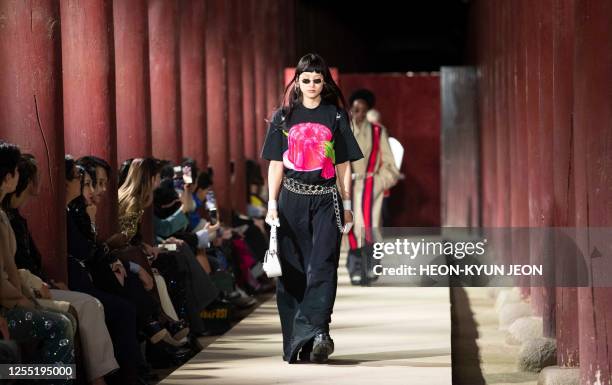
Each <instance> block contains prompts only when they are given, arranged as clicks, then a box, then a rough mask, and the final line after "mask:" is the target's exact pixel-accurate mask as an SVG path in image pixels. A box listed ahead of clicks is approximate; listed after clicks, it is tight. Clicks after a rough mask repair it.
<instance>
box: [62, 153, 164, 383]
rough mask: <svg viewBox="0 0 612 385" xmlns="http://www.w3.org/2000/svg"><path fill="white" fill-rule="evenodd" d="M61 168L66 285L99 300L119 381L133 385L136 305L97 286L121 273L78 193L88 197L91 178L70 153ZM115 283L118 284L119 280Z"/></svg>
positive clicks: (139, 361)
mask: <svg viewBox="0 0 612 385" xmlns="http://www.w3.org/2000/svg"><path fill="white" fill-rule="evenodd" d="M65 168H66V206H67V216H66V226H67V235H68V244H67V246H68V287H69V288H70V290H74V291H79V292H83V293H87V294H89V295H91V296H93V297H95V298H97V299H98V300H99V301H100V302H101V303H102V305H103V306H104V315H105V319H106V325H107V327H108V331H109V333H110V336H111V339H112V341H113V348H114V352H115V357H116V359H117V361H118V363H119V366H120V371H119V376H120V377H121V380H120V381H121V383H122V384H123V383H125V384H136V383H137V382H138V381H139V370H140V369H141V368H143V367H145V360H144V357H143V356H142V354H141V351H140V344H139V341H138V328H137V310H136V306H134V305H133V304H132V303H131V302H130V301H129V300H128V299H126V296H127V295H125V296H120V295H116V294H114V293H109V292H107V291H105V290H102V289H100V288H99V287H98V286H97V284H99V283H100V282H104V281H107V282H110V284H109V285H112V284H113V282H112V280H115V281H117V282H118V281H119V280H120V279H123V278H124V276H123V275H122V272H121V270H120V268H118V267H117V265H115V266H116V270H115V271H113V270H112V269H111V266H112V265H113V263H114V262H115V261H116V258H114V257H112V256H110V255H109V254H108V252H107V247H105V245H104V244H103V243H98V242H96V241H95V239H94V238H95V236H94V235H93V228H92V226H91V222H90V220H89V216H88V214H87V212H86V204H85V198H84V197H83V194H82V192H83V191H86V194H89V195H90V196H91V194H93V189H92V186H91V180H85V179H86V178H85V175H84V174H85V172H84V170H83V169H82V168H80V167H78V166H77V164H76V161H75V160H74V159H73V158H71V157H70V156H66V159H65ZM115 273H116V274H115ZM94 280H95V281H96V284H94ZM117 285H118V286H121V284H120V283H119V282H118V283H117ZM121 287H122V286H121ZM119 290H121V289H119ZM158 333H159V331H155V327H151V328H150V329H149V330H148V331H147V332H146V334H147V336H148V337H149V338H150V339H152V340H154V341H158V342H159V340H160V339H161V338H160V334H158Z"/></svg>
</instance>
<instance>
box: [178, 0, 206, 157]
mask: <svg viewBox="0 0 612 385" xmlns="http://www.w3.org/2000/svg"><path fill="white" fill-rule="evenodd" d="M205 5H206V1H205V0H181V2H180V21H181V22H180V68H181V80H180V81H181V125H182V137H183V142H182V146H183V156H187V157H190V158H193V159H195V160H196V161H197V163H198V166H199V168H200V169H202V168H204V167H206V166H207V165H208V158H207V148H206V76H205V75H206V66H205V64H206V63H205V60H204V59H205V58H204V53H205V52H206V50H205V41H204V31H205V25H204V20H205V17H206V14H205V12H206V11H205Z"/></svg>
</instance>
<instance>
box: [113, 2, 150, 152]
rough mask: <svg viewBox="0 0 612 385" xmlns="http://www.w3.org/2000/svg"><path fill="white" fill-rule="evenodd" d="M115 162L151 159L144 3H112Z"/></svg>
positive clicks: (146, 33)
mask: <svg viewBox="0 0 612 385" xmlns="http://www.w3.org/2000/svg"><path fill="white" fill-rule="evenodd" d="M113 27H114V31H115V78H116V80H115V89H116V90H115V100H116V107H115V110H116V111H117V112H116V114H117V163H118V164H121V163H122V162H123V161H124V160H126V159H130V158H139V157H144V156H151V115H150V114H151V100H150V98H149V48H148V47H149V41H148V21H147V1H146V0H132V1H123V0H115V1H114V2H113Z"/></svg>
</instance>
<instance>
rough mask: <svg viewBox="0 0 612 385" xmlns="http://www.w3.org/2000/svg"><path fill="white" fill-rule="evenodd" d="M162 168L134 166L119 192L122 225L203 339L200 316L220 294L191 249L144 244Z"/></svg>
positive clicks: (148, 162)
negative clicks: (146, 213)
mask: <svg viewBox="0 0 612 385" xmlns="http://www.w3.org/2000/svg"><path fill="white" fill-rule="evenodd" d="M160 166H161V163H160V162H159V161H158V160H156V159H151V158H145V159H135V160H133V161H132V162H131V164H130V166H129V170H128V172H127V176H126V177H125V180H124V181H123V184H122V185H121V187H120V189H119V224H120V227H121V231H122V232H123V233H124V234H125V235H126V237H127V238H128V240H129V242H130V243H131V244H133V245H141V246H142V247H143V250H144V251H145V253H146V254H147V255H149V256H150V261H151V266H148V267H146V268H152V267H153V268H156V269H157V270H158V271H159V272H160V273H161V275H162V276H164V278H165V279H166V282H168V283H169V285H168V286H169V287H168V291H169V293H170V297H171V298H172V302H173V303H174V305H175V308H176V309H177V313H178V316H179V317H185V318H186V319H187V320H188V321H189V326H190V329H191V331H192V334H194V335H199V334H201V333H204V325H203V323H202V320H201V319H200V313H201V312H202V311H203V310H204V309H205V308H206V306H208V305H209V304H210V303H212V302H213V301H214V299H215V298H216V297H217V295H218V290H217V289H216V288H215V286H214V285H213V284H212V282H211V281H210V279H208V277H207V275H206V273H205V272H204V271H203V270H202V268H201V266H200V265H199V264H198V262H197V260H196V259H195V257H194V256H193V253H192V252H191V250H190V249H189V247H188V246H186V245H184V244H183V243H182V242H178V245H177V246H178V247H177V250H176V251H165V250H163V249H160V248H159V247H153V246H151V245H148V244H147V243H146V242H143V241H142V236H141V235H140V226H141V221H142V217H143V214H144V209H145V208H147V207H148V206H150V205H151V204H152V203H153V191H154V189H155V188H157V186H158V185H159V183H160V170H161V167H160ZM143 264H144V263H143ZM143 267H145V266H143ZM181 272H184V273H183V274H181ZM183 289H184V290H183Z"/></svg>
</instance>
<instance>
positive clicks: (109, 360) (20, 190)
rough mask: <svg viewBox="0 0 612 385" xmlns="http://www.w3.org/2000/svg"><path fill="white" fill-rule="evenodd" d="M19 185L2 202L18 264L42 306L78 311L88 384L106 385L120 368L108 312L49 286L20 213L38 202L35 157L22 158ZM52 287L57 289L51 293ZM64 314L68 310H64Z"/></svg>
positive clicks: (80, 296)
mask: <svg viewBox="0 0 612 385" xmlns="http://www.w3.org/2000/svg"><path fill="white" fill-rule="evenodd" d="M18 170H19V181H18V182H17V188H16V190H15V192H13V193H10V194H7V196H6V197H5V198H4V200H3V201H2V207H3V208H4V209H5V211H6V213H7V215H8V217H9V219H10V221H11V226H12V228H13V231H14V233H15V238H16V242H17V252H16V255H15V262H16V265H17V267H18V268H19V269H25V270H20V272H21V273H22V274H23V275H22V277H23V276H26V277H28V282H32V283H33V286H32V287H31V289H32V290H34V292H36V293H39V298H40V299H39V302H41V304H42V305H43V306H44V307H46V306H45V304H44V301H48V300H53V301H65V302H66V303H69V304H70V305H71V306H73V307H74V308H75V309H76V313H77V316H78V321H79V322H78V328H79V333H80V340H81V345H82V349H83V357H84V361H85V362H84V363H85V369H86V373H87V380H88V382H90V383H91V384H96V385H102V384H105V381H104V376H105V375H107V374H109V373H111V372H113V371H115V370H116V369H118V368H119V365H118V364H117V361H116V360H115V355H114V353H113V344H112V342H111V338H110V335H109V333H108V329H107V328H106V324H105V321H104V308H103V307H102V304H101V303H100V301H98V300H97V299H95V298H94V297H92V296H90V295H88V294H84V293H79V292H74V291H68V290H60V289H59V288H60V287H61V288H64V289H67V287H66V286H65V284H64V283H61V282H57V283H55V282H54V283H50V284H48V283H46V282H44V281H45V280H47V279H46V274H45V273H44V271H43V268H42V263H41V255H40V252H39V251H38V248H37V247H36V244H35V243H34V239H33V238H32V235H31V234H30V231H29V229H28V223H27V221H26V219H25V218H24V217H23V216H21V213H20V212H19V209H20V207H22V206H23V205H25V204H26V203H27V202H28V200H30V199H31V198H36V197H37V196H38V191H39V182H38V181H39V179H38V168H37V165H36V161H35V160H34V157H32V156H31V155H27V154H24V155H22V158H21V160H20V161H19V164H18ZM49 287H56V289H51V290H49ZM62 310H64V309H62Z"/></svg>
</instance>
